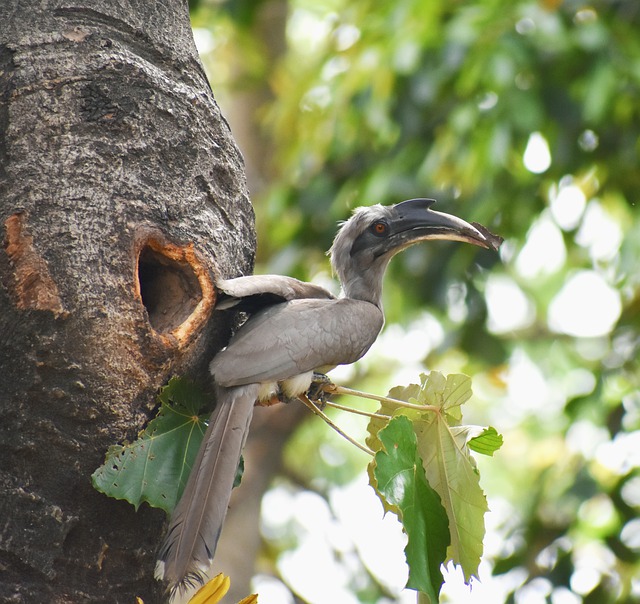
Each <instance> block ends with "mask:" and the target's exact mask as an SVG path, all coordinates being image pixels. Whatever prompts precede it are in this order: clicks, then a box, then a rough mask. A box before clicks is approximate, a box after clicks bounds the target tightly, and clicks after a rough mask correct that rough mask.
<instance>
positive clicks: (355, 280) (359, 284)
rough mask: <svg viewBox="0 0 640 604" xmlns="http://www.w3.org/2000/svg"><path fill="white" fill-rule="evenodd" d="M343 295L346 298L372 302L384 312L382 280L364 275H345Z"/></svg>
mask: <svg viewBox="0 0 640 604" xmlns="http://www.w3.org/2000/svg"><path fill="white" fill-rule="evenodd" d="M342 293H343V295H344V297H345V298H351V299H352V300H363V301H365V302H370V303H371V304H374V305H375V306H377V307H378V308H379V309H380V310H382V279H375V278H371V276H370V275H367V274H366V273H365V274H364V275H344V277H343V280H342Z"/></svg>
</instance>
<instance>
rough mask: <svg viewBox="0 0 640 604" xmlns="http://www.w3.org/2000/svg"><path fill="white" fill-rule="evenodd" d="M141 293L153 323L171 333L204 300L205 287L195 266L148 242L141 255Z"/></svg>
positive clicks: (156, 328)
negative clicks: (168, 254) (202, 287)
mask: <svg viewBox="0 0 640 604" xmlns="http://www.w3.org/2000/svg"><path fill="white" fill-rule="evenodd" d="M138 280H139V283H140V297H141V298H142V304H143V305H144V307H145V308H146V310H147V314H148V315H149V322H150V323H151V326H152V327H153V328H154V329H155V330H156V331H158V332H160V333H168V332H171V331H173V330H174V329H176V328H177V327H179V326H180V325H181V324H182V323H184V322H185V321H186V320H187V319H188V318H189V316H190V315H191V314H192V313H193V311H194V309H195V308H196V306H197V305H198V303H199V302H200V301H201V300H202V289H201V287H200V283H199V281H198V277H197V275H196V273H195V272H194V270H193V268H192V266H191V265H190V264H189V263H188V262H185V261H183V260H176V259H174V258H171V257H169V256H167V255H165V254H163V253H162V248H161V247H160V246H158V245H153V244H147V245H145V246H144V247H143V248H142V250H141V251H140V255H139V256H138Z"/></svg>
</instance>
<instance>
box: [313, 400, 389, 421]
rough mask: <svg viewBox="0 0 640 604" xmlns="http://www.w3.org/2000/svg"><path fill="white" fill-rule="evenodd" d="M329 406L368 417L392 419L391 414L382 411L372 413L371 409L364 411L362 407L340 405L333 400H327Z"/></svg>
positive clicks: (326, 403)
mask: <svg viewBox="0 0 640 604" xmlns="http://www.w3.org/2000/svg"><path fill="white" fill-rule="evenodd" d="M324 404H325V405H327V407H333V408H334V409H340V410H341V411H347V412H348V413H355V414H356V415H365V416H366V417H374V418H376V419H384V420H387V419H391V416H390V415H384V414H382V413H371V412H370V411H364V410H362V409H356V408H355V407H348V406H347V405H340V404H338V403H334V402H332V401H325V403H324Z"/></svg>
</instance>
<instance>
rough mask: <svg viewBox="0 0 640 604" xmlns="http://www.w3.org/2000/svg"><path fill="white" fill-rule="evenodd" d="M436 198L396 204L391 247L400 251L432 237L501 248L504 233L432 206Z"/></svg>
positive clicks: (390, 241) (488, 247)
mask: <svg viewBox="0 0 640 604" xmlns="http://www.w3.org/2000/svg"><path fill="white" fill-rule="evenodd" d="M434 203H435V200H434V199H423V198H418V199H409V200H407V201H403V202H401V203H399V204H397V205H395V206H394V215H395V216H394V218H393V220H392V221H391V224H390V225H389V226H390V228H391V236H390V237H389V240H388V241H389V244H390V246H389V250H388V251H391V250H393V252H394V253H396V252H399V251H401V250H403V249H405V248H407V247H409V246H410V245H413V244H415V243H419V242H421V241H427V240H430V239H447V240H450V241H463V242H465V243H471V244H472V245H477V246H479V247H483V248H486V249H489V250H498V248H499V247H500V244H501V243H502V241H503V239H502V237H500V236H498V235H494V234H493V233H491V232H490V231H489V230H488V229H486V228H485V227H483V226H482V225H481V224H477V223H469V222H466V221H464V220H462V219H461V218H458V217H457V216H453V215H452V214H445V213H444V212H436V211H435V210H432V209H431V206H432V205H433V204H434Z"/></svg>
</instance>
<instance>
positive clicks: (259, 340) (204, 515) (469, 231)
mask: <svg viewBox="0 0 640 604" xmlns="http://www.w3.org/2000/svg"><path fill="white" fill-rule="evenodd" d="M433 203H434V202H433V200H427V199H413V200H409V201H406V202H402V203H399V204H397V205H395V206H380V205H377V206H371V207H366V208H359V209H357V210H356V211H355V212H354V214H353V216H352V217H351V218H350V219H349V220H348V221H347V222H345V223H344V224H343V225H342V226H341V228H340V230H339V232H338V234H337V235H336V238H335V240H334V243H333V246H332V247H331V250H330V252H329V253H330V255H331V264H332V267H333V270H334V272H335V274H336V275H337V276H338V278H339V280H340V282H341V285H342V297H341V298H339V299H336V298H335V297H334V296H333V295H332V294H331V293H330V292H328V291H327V290H325V289H324V288H321V287H319V286H317V285H313V284H310V283H304V282H301V281H298V280H296V279H292V278H291V277H283V276H280V275H262V276H253V277H240V278H238V279H230V280H225V281H221V282H220V283H218V289H219V298H218V306H217V308H218V309H219V310H220V309H228V308H234V309H237V310H242V311H244V312H246V313H248V314H249V315H251V316H250V317H249V319H248V320H247V321H246V322H245V323H244V324H243V325H242V327H240V329H239V330H238V331H237V332H236V334H235V335H234V336H233V337H232V338H231V341H230V342H229V345H228V346H227V348H225V349H224V350H222V351H221V352H219V353H218V354H217V355H216V356H215V357H214V359H213V361H212V362H211V365H210V369H211V374H212V376H213V379H214V381H215V383H216V387H217V407H216V411H215V412H214V414H213V416H212V418H211V420H210V423H209V427H208V430H207V433H206V434H205V437H204V441H203V444H202V447H201V449H200V451H199V453H198V457H197V459H196V461H195V463H194V465H193V468H192V471H191V474H190V476H189V480H188V482H187V486H186V488H185V491H184V493H183V495H182V498H181V500H180V502H179V503H178V505H177V506H176V509H175V510H174V512H173V515H172V517H171V522H170V525H169V530H168V532H167V536H166V537H165V541H164V543H163V545H162V547H161V549H160V553H159V560H158V564H157V566H156V576H157V577H158V578H159V579H163V580H165V581H167V582H168V585H169V588H170V589H171V590H176V589H183V588H185V587H186V586H188V585H190V584H193V583H197V582H200V581H202V578H203V575H204V573H206V571H207V570H208V568H209V566H210V564H211V561H212V559H213V556H214V553H215V548H216V545H217V542H218V538H219V536H220V531H221V530H222V524H223V522H224V518H225V514H226V511H227V506H228V504H229V498H230V496H231V490H232V485H233V481H234V478H235V474H236V470H237V467H238V462H239V459H240V454H241V451H242V447H243V445H244V441H245V439H246V434H247V430H248V427H249V423H250V421H251V416H252V414H253V406H254V403H255V402H256V401H258V400H268V399H269V398H270V397H272V396H273V395H277V394H278V393H282V394H284V395H285V397H288V398H292V397H295V396H298V395H300V394H302V393H304V392H306V390H308V388H309V386H310V384H311V380H312V376H313V372H314V371H315V370H320V371H328V370H330V369H331V368H333V367H335V366H336V365H342V364H349V363H353V362H355V361H357V360H358V359H359V358H361V357H362V356H363V355H364V354H365V353H366V352H367V350H368V349H369V348H370V346H371V345H372V344H373V342H374V341H375V340H376V338H377V337H378V334H379V333H380V330H381V329H382V326H383V323H384V315H383V312H382V280H383V276H384V272H385V270H386V267H387V265H388V263H389V260H390V259H391V258H392V257H393V256H394V255H395V254H396V253H398V252H399V251H401V250H403V249H405V248H407V247H408V246H410V245H413V244H415V243H418V242H420V241H425V240H428V239H452V240H457V241H466V242H468V243H472V244H474V245H478V246H481V247H485V248H490V249H497V248H498V246H499V245H500V242H501V239H500V238H498V237H496V236H495V235H492V234H491V233H489V232H488V231H487V230H486V229H484V227H481V226H480V225H476V226H474V225H471V224H469V223H467V222H464V221H463V220H461V219H459V218H456V217H455V216H451V215H449V214H443V213H441V212H435V211H433V210H432V209H431V205H432V204H433Z"/></svg>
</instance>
